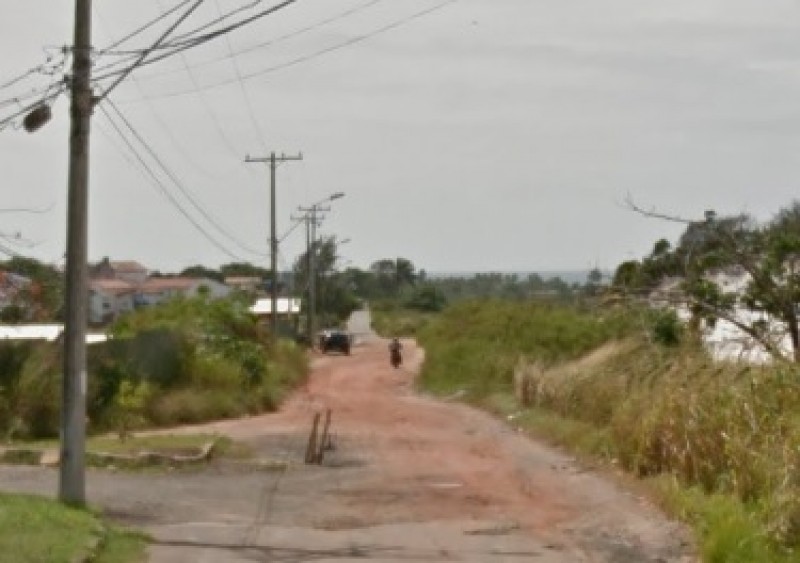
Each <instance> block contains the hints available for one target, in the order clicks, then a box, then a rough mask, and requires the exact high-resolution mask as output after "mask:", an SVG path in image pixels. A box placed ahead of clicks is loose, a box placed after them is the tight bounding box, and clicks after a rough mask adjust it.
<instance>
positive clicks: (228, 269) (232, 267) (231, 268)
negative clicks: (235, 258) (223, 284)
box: [219, 262, 271, 278]
mask: <svg viewBox="0 0 800 563" xmlns="http://www.w3.org/2000/svg"><path fill="white" fill-rule="evenodd" d="M219 271H220V274H222V277H224V278H227V277H229V276H242V277H258V278H268V277H271V273H270V271H269V270H268V269H266V268H262V267H260V266H255V265H253V264H250V263H249V262H231V263H230V264H223V265H222V266H220V267H219Z"/></svg>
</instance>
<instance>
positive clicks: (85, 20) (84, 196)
mask: <svg viewBox="0 0 800 563" xmlns="http://www.w3.org/2000/svg"><path fill="white" fill-rule="evenodd" d="M91 20H92V2H91V0H76V1H75V37H74V42H73V52H72V57H73V59H72V61H73V62H72V77H71V80H70V86H71V89H72V99H71V105H70V133H69V172H68V185H67V205H68V209H67V267H66V311H65V314H66V318H65V322H64V364H63V367H64V373H63V378H62V395H61V407H62V408H61V460H60V478H59V489H58V496H59V499H60V500H61V501H62V502H65V503H69V504H78V505H83V504H85V503H86V485H85V447H86V387H87V374H86V324H87V320H88V311H87V308H88V295H89V283H88V277H89V272H88V261H87V237H88V235H87V233H88V201H89V129H90V121H91V114H92V90H91V68H92V60H91V54H92V53H91V45H92V39H91V37H92V34H91Z"/></svg>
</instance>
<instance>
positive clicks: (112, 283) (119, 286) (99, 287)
mask: <svg viewBox="0 0 800 563" xmlns="http://www.w3.org/2000/svg"><path fill="white" fill-rule="evenodd" d="M89 288H90V289H94V290H95V291H103V292H105V293H112V294H115V295H121V294H123V293H132V292H133V291H135V290H136V286H134V285H133V284H130V283H128V282H126V281H123V280H116V279H97V280H90V281H89Z"/></svg>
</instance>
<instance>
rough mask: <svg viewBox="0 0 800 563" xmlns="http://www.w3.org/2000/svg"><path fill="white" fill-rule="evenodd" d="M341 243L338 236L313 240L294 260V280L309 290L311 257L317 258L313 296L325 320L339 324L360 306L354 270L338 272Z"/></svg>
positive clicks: (321, 316) (325, 322) (318, 311)
mask: <svg viewBox="0 0 800 563" xmlns="http://www.w3.org/2000/svg"><path fill="white" fill-rule="evenodd" d="M337 248H338V245H337V243H336V238H335V237H328V238H324V239H321V240H317V241H314V243H313V244H312V245H311V248H310V255H309V253H308V252H304V253H303V254H301V255H300V256H299V257H298V259H297V260H296V261H295V264H294V276H295V284H296V286H297V287H299V288H302V290H303V292H304V293H306V294H307V293H308V291H309V290H310V288H311V284H310V283H309V282H310V278H309V257H311V258H313V259H314V272H315V274H316V275H315V279H314V282H315V283H314V288H315V291H314V299H315V301H314V302H315V304H316V311H317V314H318V315H319V317H320V322H321V323H322V324H338V323H340V322H342V321H343V320H344V319H346V318H347V317H348V316H349V315H350V313H352V312H353V311H354V310H355V309H357V308H358V306H359V300H358V299H357V298H356V296H355V294H354V288H353V283H352V282H353V280H354V279H360V278H357V277H356V278H354V275H355V272H356V271H355V270H352V269H351V270H348V271H345V272H339V271H338V270H337V269H336V261H337V260H338V258H339V257H338V254H337Z"/></svg>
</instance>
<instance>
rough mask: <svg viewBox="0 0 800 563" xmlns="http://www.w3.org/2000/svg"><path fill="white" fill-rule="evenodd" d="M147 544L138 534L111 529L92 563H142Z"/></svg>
mask: <svg viewBox="0 0 800 563" xmlns="http://www.w3.org/2000/svg"><path fill="white" fill-rule="evenodd" d="M147 543H148V538H147V537H146V536H145V535H143V534H141V533H139V532H134V531H131V530H123V529H119V528H113V527H112V528H111V529H109V531H108V534H107V535H106V540H105V542H104V543H103V545H102V546H101V549H100V552H99V553H98V554H97V556H96V557H95V558H94V559H93V560H92V563H143V562H144V561H145V560H146V558H145V548H146V547H147Z"/></svg>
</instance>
